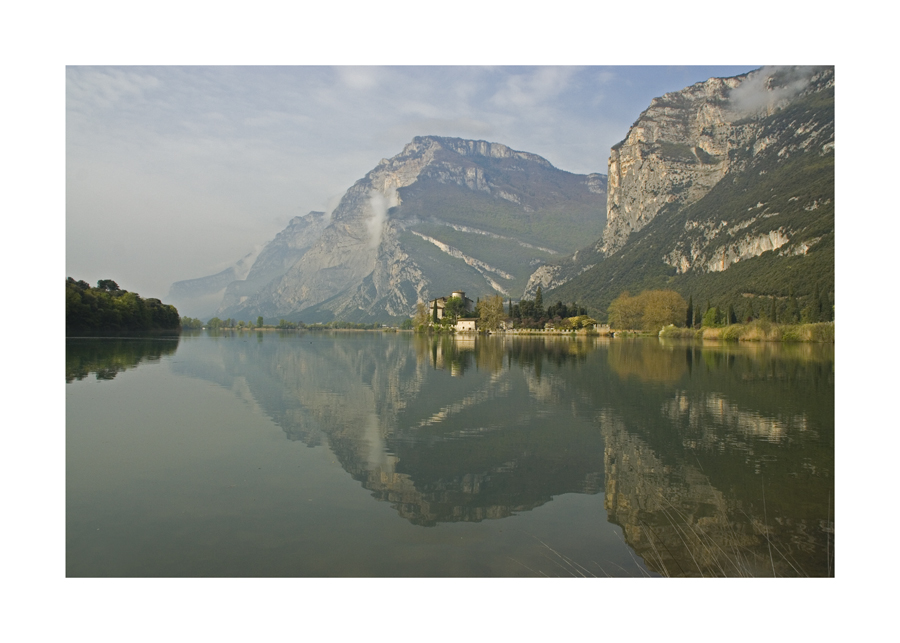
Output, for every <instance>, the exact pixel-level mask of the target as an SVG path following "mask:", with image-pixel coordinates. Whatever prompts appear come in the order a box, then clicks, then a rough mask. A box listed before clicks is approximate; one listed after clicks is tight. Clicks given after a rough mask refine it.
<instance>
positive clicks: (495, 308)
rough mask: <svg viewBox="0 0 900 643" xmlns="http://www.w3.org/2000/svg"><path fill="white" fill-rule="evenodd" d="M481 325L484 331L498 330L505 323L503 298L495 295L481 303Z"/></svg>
mask: <svg viewBox="0 0 900 643" xmlns="http://www.w3.org/2000/svg"><path fill="white" fill-rule="evenodd" d="M479 312H480V314H479V316H478V318H479V323H480V325H481V327H482V328H483V329H484V330H497V329H498V328H500V322H502V321H503V297H501V296H500V295H494V296H492V297H488V298H487V299H485V300H484V301H482V302H481V307H480V311H479Z"/></svg>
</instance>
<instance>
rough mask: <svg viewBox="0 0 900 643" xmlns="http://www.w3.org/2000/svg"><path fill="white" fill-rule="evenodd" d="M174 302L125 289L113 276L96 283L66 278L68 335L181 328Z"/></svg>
mask: <svg viewBox="0 0 900 643" xmlns="http://www.w3.org/2000/svg"><path fill="white" fill-rule="evenodd" d="M180 328H181V319H180V318H179V316H178V310H176V308H175V307H174V306H170V305H168V304H164V303H162V302H161V301H160V300H159V299H143V298H141V296H140V295H138V294H137V293H133V292H128V291H127V290H122V289H120V288H119V285H118V284H117V283H116V282H115V281H113V280H112V279H101V280H100V281H98V282H97V286H96V287H91V286H90V284H88V283H87V282H86V281H75V280H74V279H72V277H69V278H68V279H66V335H71V334H72V333H75V332H92V331H134V330H141V331H144V330H179V329H180Z"/></svg>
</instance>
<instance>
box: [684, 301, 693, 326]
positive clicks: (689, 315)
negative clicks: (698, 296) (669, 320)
mask: <svg viewBox="0 0 900 643" xmlns="http://www.w3.org/2000/svg"><path fill="white" fill-rule="evenodd" d="M684 325H685V326H687V327H688V328H690V327H691V326H693V325H694V295H690V296H688V305H687V314H686V315H685V322H684Z"/></svg>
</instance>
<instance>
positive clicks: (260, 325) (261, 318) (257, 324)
mask: <svg viewBox="0 0 900 643" xmlns="http://www.w3.org/2000/svg"><path fill="white" fill-rule="evenodd" d="M262 325H263V317H262V315H260V316H259V317H257V318H256V326H257V328H261V327H262Z"/></svg>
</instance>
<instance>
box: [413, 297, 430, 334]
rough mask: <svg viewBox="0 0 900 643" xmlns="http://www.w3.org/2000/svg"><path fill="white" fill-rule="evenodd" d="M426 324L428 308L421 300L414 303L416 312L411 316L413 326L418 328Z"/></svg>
mask: <svg viewBox="0 0 900 643" xmlns="http://www.w3.org/2000/svg"><path fill="white" fill-rule="evenodd" d="M427 325H428V308H427V307H426V306H425V304H424V303H423V302H421V301H420V302H418V303H417V304H416V314H415V315H414V316H413V326H414V327H415V328H418V327H420V326H427Z"/></svg>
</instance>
